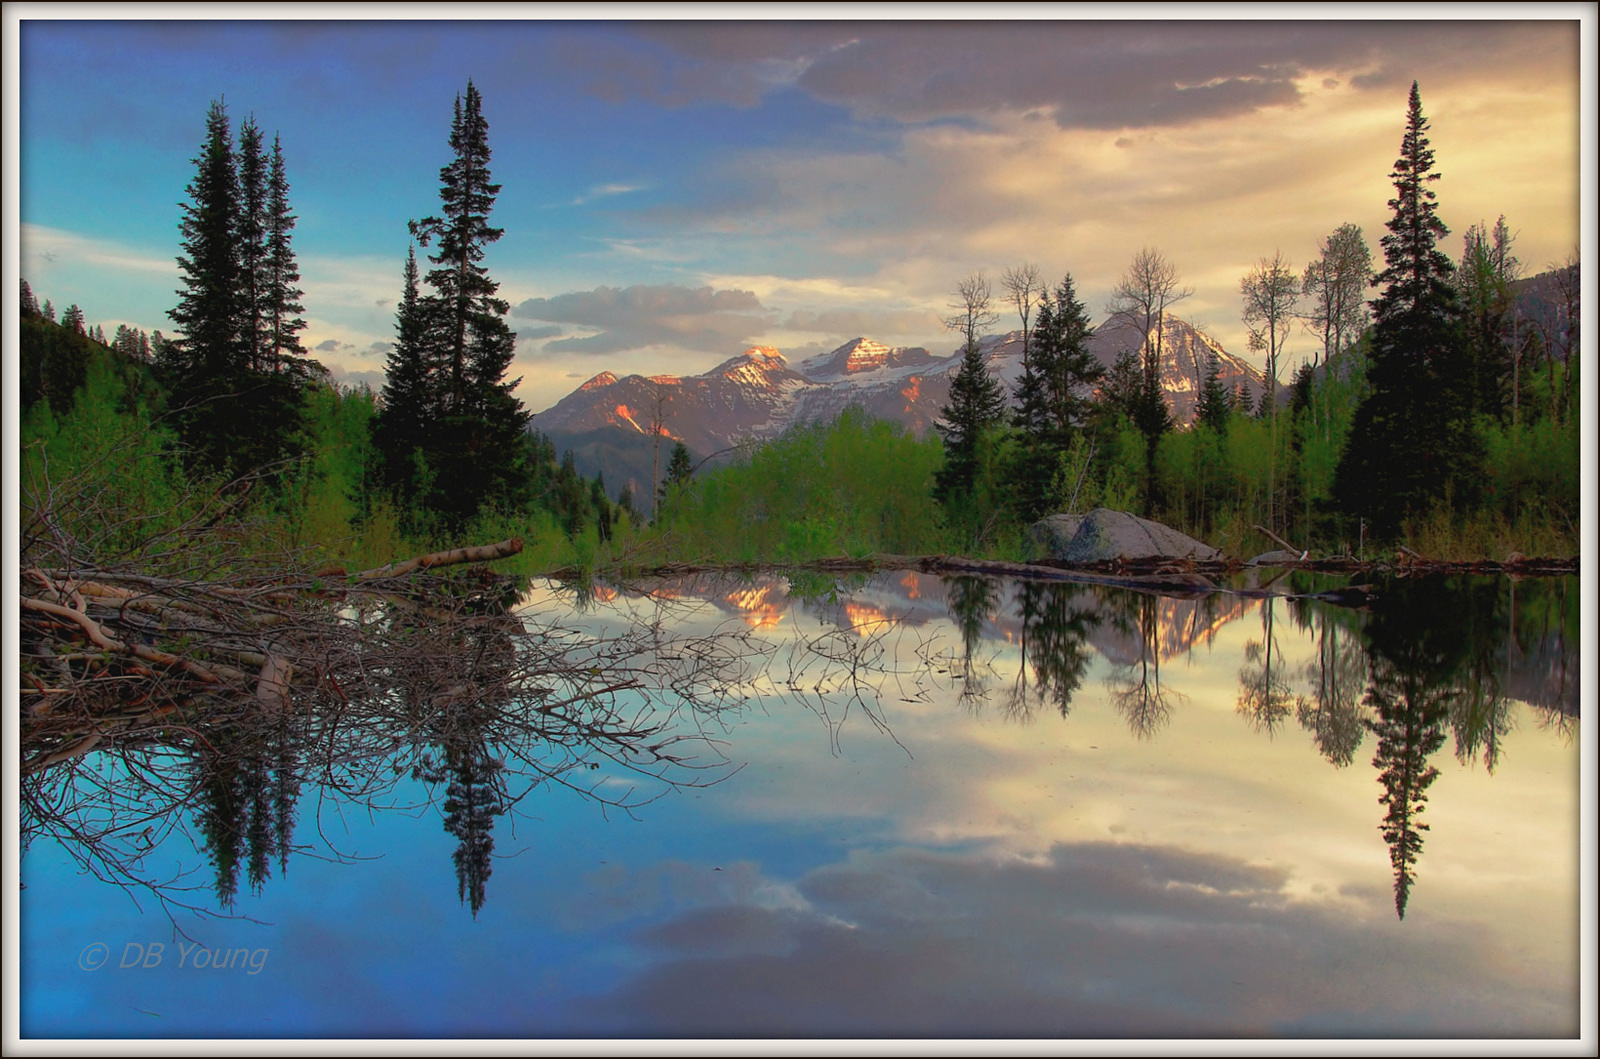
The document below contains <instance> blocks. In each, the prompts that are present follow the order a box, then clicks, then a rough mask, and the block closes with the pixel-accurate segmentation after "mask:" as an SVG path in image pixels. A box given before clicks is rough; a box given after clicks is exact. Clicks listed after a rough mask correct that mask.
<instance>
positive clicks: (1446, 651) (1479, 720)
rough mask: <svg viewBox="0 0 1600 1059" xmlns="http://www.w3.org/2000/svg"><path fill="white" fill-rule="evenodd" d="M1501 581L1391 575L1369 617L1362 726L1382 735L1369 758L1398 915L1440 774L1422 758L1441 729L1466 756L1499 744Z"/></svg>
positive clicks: (1439, 741) (1440, 740)
mask: <svg viewBox="0 0 1600 1059" xmlns="http://www.w3.org/2000/svg"><path fill="white" fill-rule="evenodd" d="M1497 587H1498V586H1497V585H1496V583H1494V582H1492V581H1488V580H1482V579H1480V580H1478V581H1476V582H1466V583H1457V582H1453V581H1450V580H1446V579H1443V578H1437V577H1431V578H1419V579H1414V580H1404V579H1394V580H1392V581H1390V582H1389V583H1388V584H1387V585H1384V586H1381V587H1380V589H1379V597H1378V599H1379V602H1378V603H1377V604H1376V605H1375V606H1374V608H1373V614H1372V617H1371V620H1370V621H1368V623H1367V627H1366V640H1367V645H1368V649H1369V668H1370V671H1371V683H1370V684H1369V686H1368V689H1367V697H1366V701H1367V705H1368V707H1369V708H1370V710H1371V712H1372V716H1371V717H1369V718H1368V719H1367V721H1366V726H1367V728H1368V730H1370V731H1371V732H1372V733H1373V734H1374V735H1376V736H1377V738H1378V749H1377V752H1376V754H1375V755H1374V757H1373V762H1372V763H1373V766H1374V767H1375V768H1377V769H1378V782H1379V783H1381V784H1382V785H1383V794H1382V795H1381V796H1380V797H1379V799H1378V801H1379V804H1381V805H1384V806H1387V807H1388V808H1387V811H1386V813H1385V815H1384V821H1383V824H1382V826H1381V828H1380V830H1381V831H1382V833H1383V837H1384V841H1385V842H1387V843H1388V844H1389V861H1390V864H1391V865H1392V867H1393V869H1394V903H1395V912H1396V914H1397V915H1399V916H1400V918H1402V919H1404V918H1405V914H1406V905H1407V903H1408V901H1409V900H1410V895H1411V888H1412V885H1413V883H1414V882H1415V879H1416V869H1417V862H1418V860H1419V859H1420V857H1421V855H1422V845H1423V832H1425V831H1427V830H1428V825H1427V824H1426V823H1424V822H1423V821H1422V820H1421V816H1422V813H1423V811H1424V809H1425V807H1426V805H1427V800H1428V796H1427V791H1428V788H1429V787H1430V786H1431V785H1432V784H1433V782H1434V780H1436V779H1437V778H1438V776H1439V770H1438V769H1437V768H1434V767H1433V766H1431V765H1429V764H1428V759H1429V758H1430V757H1431V756H1432V755H1433V754H1434V753H1435V752H1436V751H1437V750H1438V749H1439V748H1440V747H1441V746H1443V745H1444V741H1445V727H1446V725H1450V726H1451V727H1453V728H1454V729H1455V733H1456V745H1457V755H1458V757H1461V759H1462V760H1469V759H1471V758H1473V757H1475V756H1476V754H1477V753H1478V752H1479V750H1480V749H1483V750H1484V751H1485V752H1486V753H1488V752H1489V749H1490V748H1492V747H1493V746H1495V745H1497V738H1498V737H1497V736H1496V734H1495V733H1496V732H1497V731H1498V730H1499V725H1500V724H1501V723H1502V721H1503V716H1504V714H1503V709H1504V697H1503V696H1502V695H1500V694H1499V693H1498V690H1497V689H1498V681H1497V680H1496V679H1495V676H1494V673H1493V672H1492V670H1493V668H1494V666H1493V664H1492V660H1493V658H1494V656H1495V652H1496V650H1497V648H1498V647H1499V646H1500V642H1501V638H1503V636H1504V634H1505V628H1504V625H1503V623H1499V622H1497V621H1496V603H1497V597H1498V592H1497ZM1489 760H1490V763H1491V764H1492V763H1493V756H1492V755H1491V756H1490V758H1489Z"/></svg>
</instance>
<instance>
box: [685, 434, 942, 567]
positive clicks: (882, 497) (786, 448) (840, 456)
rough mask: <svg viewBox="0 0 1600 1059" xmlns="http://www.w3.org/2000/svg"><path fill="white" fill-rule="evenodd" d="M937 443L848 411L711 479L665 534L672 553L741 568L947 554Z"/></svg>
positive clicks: (757, 450) (689, 492)
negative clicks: (935, 490)
mask: <svg viewBox="0 0 1600 1059" xmlns="http://www.w3.org/2000/svg"><path fill="white" fill-rule="evenodd" d="M940 460H941V449H940V446H939V442H938V440H937V439H927V440H921V441H919V440H917V439H916V438H913V437H911V436H909V435H908V434H906V432H905V431H904V429H903V428H902V427H900V426H899V425H898V424H894V423H888V422H884V421H882V420H873V419H869V418H867V417H866V416H865V415H864V414H863V413H861V412H860V411H859V410H854V409H852V410H848V411H846V412H845V413H844V414H843V415H842V416H840V418H839V419H838V420H836V421H835V422H833V423H830V424H815V425H812V426H806V427H799V428H796V429H794V430H792V431H790V432H789V433H787V434H785V435H783V436H782V437H780V438H777V439H775V440H773V441H771V442H768V443H766V444H764V445H761V446H758V447H753V448H750V449H746V450H744V451H742V452H740V454H739V455H738V456H737V457H736V459H735V460H734V462H733V463H732V464H731V465H729V466H724V467H719V468H716V469H712V470H707V471H703V472H701V474H700V475H699V476H697V477H696V478H694V479H693V480H692V481H691V482H690V484H689V486H688V488H687V489H685V490H684V492H683V493H682V494H681V495H680V496H679V498H678V499H677V501H676V503H674V504H673V505H672V506H671V507H670V508H668V509H664V510H663V513H662V517H661V519H660V520H659V525H658V527H657V529H658V532H660V533H661V534H662V535H663V537H664V539H665V540H666V541H667V544H668V547H670V549H671V554H673V555H674V556H677V557H680V558H685V559H717V560H725V561H736V562H754V561H793V560H805V559H815V558H819V557H824V556H839V555H867V554H871V553H872V552H891V553H901V554H917V553H923V552H934V551H938V550H940V547H941V546H942V544H943V537H942V533H941V529H940V519H939V509H938V508H937V507H936V506H935V504H934V502H933V500H932V485H933V475H934V472H935V470H936V469H937V468H938V467H939V464H940Z"/></svg>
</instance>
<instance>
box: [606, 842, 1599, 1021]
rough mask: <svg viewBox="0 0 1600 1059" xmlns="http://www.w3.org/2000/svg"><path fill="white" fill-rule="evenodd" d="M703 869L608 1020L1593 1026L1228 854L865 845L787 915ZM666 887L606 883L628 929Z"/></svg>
mask: <svg viewBox="0 0 1600 1059" xmlns="http://www.w3.org/2000/svg"><path fill="white" fill-rule="evenodd" d="M682 874H684V875H687V873H682ZM700 876H701V877H700V880H698V881H697V889H696V891H695V893H694V894H693V896H690V895H689V894H684V895H683V897H681V898H680V899H679V901H678V902H677V905H678V909H679V910H678V911H677V912H676V913H675V914H674V915H672V916H671V917H669V918H668V919H666V920H665V921H660V922H657V923H654V924H652V925H650V926H647V927H643V928H641V929H640V930H639V931H638V932H637V933H636V935H635V941H636V944H637V945H639V946H640V948H641V949H642V950H643V951H644V952H645V953H648V954H650V955H652V956H654V957H655V962H654V963H653V965H652V966H648V967H647V969H646V970H644V971H643V972H642V973H641V974H640V975H639V976H638V977H637V978H636V979H634V980H633V981H632V982H630V983H628V984H627V985H625V986H623V987H622V988H621V989H620V990H618V991H617V992H616V993H615V994H613V995H611V996H608V997H604V998H598V999H597V1000H596V1001H595V1002H593V1004H592V1007H591V1010H593V1011H594V1012H595V1013H596V1014H601V1013H603V1014H604V1015H605V1016H606V1017H607V1019H608V1020H609V1019H618V1018H620V1019H623V1020H626V1021H625V1025H626V1024H631V1026H632V1027H633V1029H634V1030H635V1031H637V1032H643V1033H668V1034H708V1035H726V1034H736V1035H753V1036H754V1035H767V1034H780V1035H781V1034H793V1033H800V1032H803V1033H808V1034H824V1035H843V1036H856V1035H861V1036H880V1035H891V1036H924V1035H932V1036H941V1035H947V1034H948V1035H962V1036H970V1035H977V1036H1007V1037H1010V1036H1019V1035H1020V1036H1045V1037H1077V1036H1117V1037H1122V1036H1139V1037H1148V1036H1174V1037H1176V1036H1191V1035H1222V1036H1231V1035H1241V1036H1244V1035H1249V1036H1255V1035H1275V1036H1281V1035H1289V1036H1296V1035H1313V1036H1322V1035H1334V1036H1348V1035H1363V1034H1374V1035H1384V1034H1386V1033H1392V1032H1397V1031H1398V1032H1405V1033H1407V1034H1422V1035H1428V1034H1429V1033H1433V1034H1438V1035H1448V1036H1458V1035H1464V1036H1468V1037H1471V1036H1480V1035H1482V1036H1505V1035H1510V1036H1523V1035H1527V1036H1544V1035H1554V1036H1560V1035H1563V1034H1572V1033H1575V1032H1576V1031H1577V1024H1576V1018H1577V1009H1576V1006H1575V1001H1574V999H1573V998H1574V997H1575V995H1576V994H1575V993H1574V992H1573V989H1574V988H1575V986H1576V981H1575V980H1573V979H1566V980H1537V981H1536V980H1532V979H1530V980H1520V979H1516V978H1515V977H1514V975H1515V974H1516V973H1517V972H1515V971H1512V970H1509V969H1508V968H1510V967H1513V966H1516V965H1517V963H1518V961H1516V960H1515V959H1511V960H1509V961H1508V960H1507V956H1508V955H1509V954H1508V953H1506V952H1504V951H1501V950H1500V948H1499V944H1498V943H1497V942H1496V941H1495V940H1494V939H1493V938H1492V937H1491V936H1489V935H1487V934H1486V933H1485V932H1483V931H1480V930H1476V929H1471V928H1469V927H1468V926H1466V925H1465V924H1461V923H1456V922H1453V921H1451V920H1449V919H1447V918H1442V917H1439V918H1429V917H1427V916H1425V915H1418V914H1414V915H1413V916H1412V917H1411V918H1410V919H1408V920H1407V921H1406V922H1405V923H1404V924H1400V923H1398V922H1397V921H1395V920H1394V919H1393V916H1392V912H1391V911H1390V910H1389V909H1388V908H1387V907H1386V906H1387V901H1386V900H1385V898H1386V896H1387V895H1386V894H1385V893H1382V892H1379V893H1377V894H1374V895H1371V896H1370V897H1357V896H1352V895H1340V896H1337V897H1334V898H1332V900H1331V902H1330V903H1326V904H1324V903H1311V902H1301V901H1296V900H1294V899H1291V898H1290V897H1289V896H1288V883H1289V879H1288V878H1287V876H1286V875H1285V873H1284V872H1282V871H1281V870H1279V869H1275V868H1271V867H1263V866H1259V865H1254V864H1246V863H1243V862H1239V861H1235V860H1232V859H1229V858H1226V857H1222V856H1215V855H1205V854H1196V853H1190V852H1185V851H1182V850H1177V849H1169V848H1163V847H1158V846H1140V845H1119V844H1109V843H1081V844H1074V845H1061V846H1057V847H1055V848H1054V849H1053V850H1052V851H1051V852H1050V853H1049V855H1048V856H1046V857H1043V858H1040V859H1037V860H1022V859H1011V860H998V861H997V860H994V859H991V858H987V857H984V856H958V855H951V854H945V853H936V852H930V851H925V850H915V849H898V850H890V851H887V852H883V853H864V852H858V853H857V854H855V855H853V856H851V857H850V859H849V860H847V861H845V862H842V863H836V864H832V865H828V866H825V867H822V868H819V869H817V870H814V871H812V872H811V873H810V874H809V875H807V876H805V877H804V878H803V879H801V880H800V882H799V884H798V886H797V887H793V888H787V893H789V894H791V895H793V899H791V900H784V901H770V900H769V901H760V900H750V899H742V900H741V899H740V898H739V896H738V893H739V891H741V890H744V891H749V892H752V893H753V892H754V891H755V889H756V887H754V886H753V885H752V883H753V882H754V880H753V879H740V880H737V883H736V884H735V885H728V884H724V885H725V892H726V893H727V894H728V897H727V898H726V899H725V900H726V903H718V902H716V901H715V900H714V899H713V900H709V901H708V898H710V897H711V896H712V895H711V894H710V893H708V892H707V891H706V890H705V885H706V883H705V881H704V880H705V873H704V871H703V870H702V872H701V873H700ZM645 882H646V880H645V879H644V878H640V879H638V880H632V879H630V880H628V881H627V882H626V883H624V881H623V880H622V879H621V878H619V879H618V880H616V882H614V883H613V884H612V885H610V886H608V887H605V888H604V889H605V890H607V891H608V893H609V894H615V895H616V898H620V900H617V902H616V903H615V904H614V905H612V906H611V907H612V908H613V911H612V913H611V917H626V916H630V915H633V914H638V913H639V912H641V911H643V908H642V907H641V902H644V903H650V904H656V905H659V903H660V899H659V897H654V896H652V895H655V894H659V893H660V892H661V889H662V888H661V886H660V884H659V883H656V884H654V885H653V886H646V885H643V884H644V883H645ZM729 883H735V880H729ZM635 894H637V895H638V896H635ZM624 895H626V896H624ZM608 903H609V902H608ZM608 918H609V917H608ZM1310 967H1322V968H1328V967H1338V968H1343V969H1344V970H1343V971H1342V972H1341V973H1338V974H1319V973H1308V968H1310ZM1558 977H1559V976H1558Z"/></svg>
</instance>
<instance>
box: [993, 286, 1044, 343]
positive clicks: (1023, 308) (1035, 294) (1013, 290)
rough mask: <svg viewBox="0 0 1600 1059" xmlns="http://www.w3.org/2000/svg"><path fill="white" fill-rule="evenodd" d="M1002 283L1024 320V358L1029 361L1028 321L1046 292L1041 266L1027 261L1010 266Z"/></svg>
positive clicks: (1018, 313) (1019, 315)
mask: <svg viewBox="0 0 1600 1059" xmlns="http://www.w3.org/2000/svg"><path fill="white" fill-rule="evenodd" d="M1000 285H1001V286H1002V287H1003V288H1005V292H1006V297H1007V298H1009V299H1010V300H1011V304H1012V305H1013V306H1015V307H1016V310H1017V316H1018V317H1020V318H1021V320H1022V360H1023V363H1027V362H1028V338H1029V331H1028V323H1029V321H1030V320H1031V319H1032V318H1033V307H1034V305H1035V304H1036V303H1037V302H1038V300H1039V298H1040V296H1041V295H1043V294H1044V293H1045V285H1044V280H1042V279H1041V278H1040V277H1039V266H1038V265H1035V264H1033V263H1032V262H1027V261H1025V262H1023V263H1022V264H1020V265H1018V266H1016V267H1015V268H1008V269H1006V270H1005V273H1004V274H1003V275H1002V276H1001V277H1000Z"/></svg>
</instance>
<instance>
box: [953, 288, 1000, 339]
mask: <svg viewBox="0 0 1600 1059" xmlns="http://www.w3.org/2000/svg"><path fill="white" fill-rule="evenodd" d="M955 294H956V300H955V301H953V302H951V303H950V308H952V309H954V310H955V312H954V313H952V314H951V315H949V316H947V317H945V318H944V326H945V330H947V331H955V332H956V333H958V334H959V335H961V336H962V338H963V339H964V342H963V345H962V350H963V351H964V352H971V351H973V350H976V349H977V348H978V341H979V339H981V338H982V337H983V331H984V329H985V328H986V327H988V326H989V325H991V324H993V323H994V322H995V321H996V320H998V319H1000V315H999V314H998V313H996V312H995V311H994V288H993V287H991V286H990V284H989V277H988V276H986V275H984V273H983V270H982V269H979V270H978V271H977V272H974V273H972V274H971V275H969V276H967V277H966V278H965V279H963V280H962V281H961V282H960V283H957V284H956V292H955Z"/></svg>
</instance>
